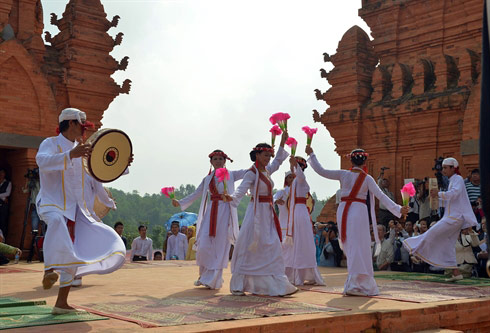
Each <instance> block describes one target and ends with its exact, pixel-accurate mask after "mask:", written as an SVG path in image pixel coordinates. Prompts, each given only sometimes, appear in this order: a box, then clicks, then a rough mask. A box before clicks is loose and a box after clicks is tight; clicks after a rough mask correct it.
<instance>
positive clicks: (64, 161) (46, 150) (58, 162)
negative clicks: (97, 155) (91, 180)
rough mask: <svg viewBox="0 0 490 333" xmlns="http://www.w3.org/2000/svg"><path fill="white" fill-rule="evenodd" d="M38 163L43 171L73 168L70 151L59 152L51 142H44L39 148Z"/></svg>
mask: <svg viewBox="0 0 490 333" xmlns="http://www.w3.org/2000/svg"><path fill="white" fill-rule="evenodd" d="M36 163H37V165H38V166H39V170H41V171H61V170H67V169H69V168H71V167H72V166H73V163H72V162H71V159H70V151H65V152H61V153H60V152H58V151H57V150H56V146H55V145H54V144H53V142H52V141H51V140H44V141H43V142H42V143H41V145H40V146H39V150H38V152H37V155H36Z"/></svg>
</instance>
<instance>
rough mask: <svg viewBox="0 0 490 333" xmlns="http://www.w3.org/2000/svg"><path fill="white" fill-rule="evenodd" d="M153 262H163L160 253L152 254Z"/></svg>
mask: <svg viewBox="0 0 490 333" xmlns="http://www.w3.org/2000/svg"><path fill="white" fill-rule="evenodd" d="M153 260H163V256H162V252H160V251H155V253H153Z"/></svg>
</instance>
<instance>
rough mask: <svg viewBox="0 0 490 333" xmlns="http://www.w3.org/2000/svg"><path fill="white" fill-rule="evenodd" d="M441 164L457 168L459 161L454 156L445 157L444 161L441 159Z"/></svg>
mask: <svg viewBox="0 0 490 333" xmlns="http://www.w3.org/2000/svg"><path fill="white" fill-rule="evenodd" d="M442 165H449V166H453V167H455V168H457V167H458V166H459V163H458V161H457V160H456V159H455V158H454V157H448V158H445V159H444V161H442Z"/></svg>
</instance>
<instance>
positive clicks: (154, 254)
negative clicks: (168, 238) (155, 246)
mask: <svg viewBox="0 0 490 333" xmlns="http://www.w3.org/2000/svg"><path fill="white" fill-rule="evenodd" d="M157 254H159V255H162V252H160V251H155V253H153V258H155V256H156V255H157Z"/></svg>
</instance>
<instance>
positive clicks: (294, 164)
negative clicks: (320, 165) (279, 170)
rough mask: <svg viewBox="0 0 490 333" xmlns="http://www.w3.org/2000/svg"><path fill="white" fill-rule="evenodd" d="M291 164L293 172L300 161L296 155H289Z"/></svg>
mask: <svg viewBox="0 0 490 333" xmlns="http://www.w3.org/2000/svg"><path fill="white" fill-rule="evenodd" d="M289 164H290V165H291V172H292V171H293V170H294V168H295V167H296V166H297V165H298V161H297V160H296V157H294V156H292V155H291V156H289Z"/></svg>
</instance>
